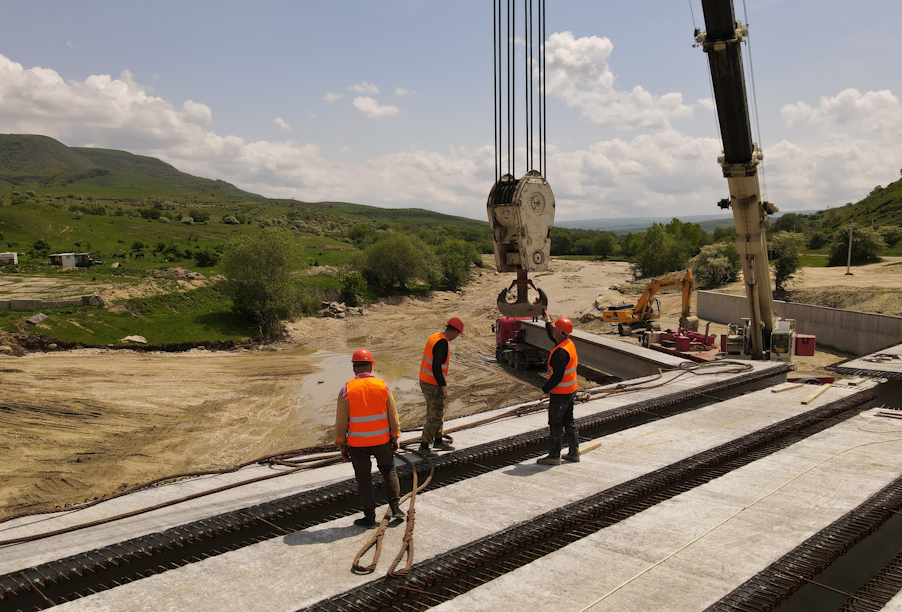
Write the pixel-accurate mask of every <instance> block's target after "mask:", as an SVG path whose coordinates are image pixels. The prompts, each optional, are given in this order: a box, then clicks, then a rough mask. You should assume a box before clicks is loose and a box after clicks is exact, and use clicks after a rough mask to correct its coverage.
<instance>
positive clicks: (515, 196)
mask: <svg viewBox="0 0 902 612" xmlns="http://www.w3.org/2000/svg"><path fill="white" fill-rule="evenodd" d="M486 208H487V209H488V214H489V225H490V226H491V228H492V243H493V245H494V250H495V267H496V268H497V270H498V271H499V272H516V271H517V270H521V271H523V272H543V271H545V270H547V269H548V263H549V260H550V259H551V236H550V233H551V228H552V226H553V225H554V194H552V193H551V187H549V185H548V181H546V180H545V178H544V177H543V176H542V175H541V174H539V173H538V172H537V171H536V170H530V171H529V172H527V173H526V174H524V175H523V178H521V179H520V180H516V179H514V177H513V176H511V175H510V174H505V175H504V176H502V177H501V180H499V181H498V182H497V183H495V185H494V186H493V187H492V191H491V193H489V200H488V203H487V205H486ZM502 312H504V311H502Z"/></svg>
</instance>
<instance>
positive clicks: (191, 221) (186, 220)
mask: <svg viewBox="0 0 902 612" xmlns="http://www.w3.org/2000/svg"><path fill="white" fill-rule="evenodd" d="M180 220H181V222H182V223H184V224H185V225H193V224H194V219H192V218H191V217H182V218H181V219H180Z"/></svg>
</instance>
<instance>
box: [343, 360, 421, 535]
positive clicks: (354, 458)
mask: <svg viewBox="0 0 902 612" xmlns="http://www.w3.org/2000/svg"><path fill="white" fill-rule="evenodd" d="M351 361H352V363H353V364H354V380H350V381H348V382H347V383H345V386H344V387H342V388H341V392H339V394H338V407H337V409H336V411H335V444H336V446H338V447H339V448H340V449H341V456H342V457H344V460H345V461H350V462H351V464H352V465H353V466H354V476H355V477H356V478H357V491H358V493H359V494H360V505H361V506H362V508H363V518H359V519H357V520H355V521H354V524H355V525H357V526H358V527H365V528H367V529H371V528H373V527H376V526H378V523H377V522H376V494H375V492H374V491H373V475H372V469H373V464H372V462H371V460H370V457H375V458H376V466H377V467H378V468H379V471H380V472H382V477H383V478H384V479H385V496H386V497H387V498H388V506H389V508H391V512H392V518H395V519H402V518H404V513H403V512H401V509H400V507H399V506H398V500H399V499H400V497H401V486H400V484H399V483H398V473H397V472H396V471H395V454H394V453H395V451H396V450H398V436H400V435H401V426H400V424H399V421H398V410H397V408H395V398H394V397H393V396H392V394H391V389H389V388H388V385H386V384H385V381H384V380H382V379H381V378H376V377H375V376H374V375H373V364H374V363H376V362H375V360H373V354H372V353H370V352H369V351H368V350H366V349H358V350H356V351H354V355H353V356H352V357H351Z"/></svg>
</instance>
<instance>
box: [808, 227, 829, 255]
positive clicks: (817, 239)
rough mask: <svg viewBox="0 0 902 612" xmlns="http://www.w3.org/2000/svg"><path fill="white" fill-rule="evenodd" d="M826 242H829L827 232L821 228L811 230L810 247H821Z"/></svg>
mask: <svg viewBox="0 0 902 612" xmlns="http://www.w3.org/2000/svg"><path fill="white" fill-rule="evenodd" d="M825 244H827V234H825V233H824V232H822V231H821V230H815V231H813V232H811V235H810V236H809V237H808V248H809V249H812V250H813V249H819V248H821V247H822V246H824V245H825Z"/></svg>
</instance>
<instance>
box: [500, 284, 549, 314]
mask: <svg viewBox="0 0 902 612" xmlns="http://www.w3.org/2000/svg"><path fill="white" fill-rule="evenodd" d="M509 291H510V289H502V290H501V293H499V294H498V312H500V313H501V314H503V315H504V316H506V317H540V316H542V312H543V311H544V310H546V309H547V308H548V296H547V295H545V292H544V291H542V290H541V289H539V288H538V287H536V291H538V292H539V297H538V298H537V299H536V300H535V301H534V302H530V301H529V300H528V299H527V298H526V291H518V294H517V300H516V301H515V302H508V301H507V295H508V292H509Z"/></svg>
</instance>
